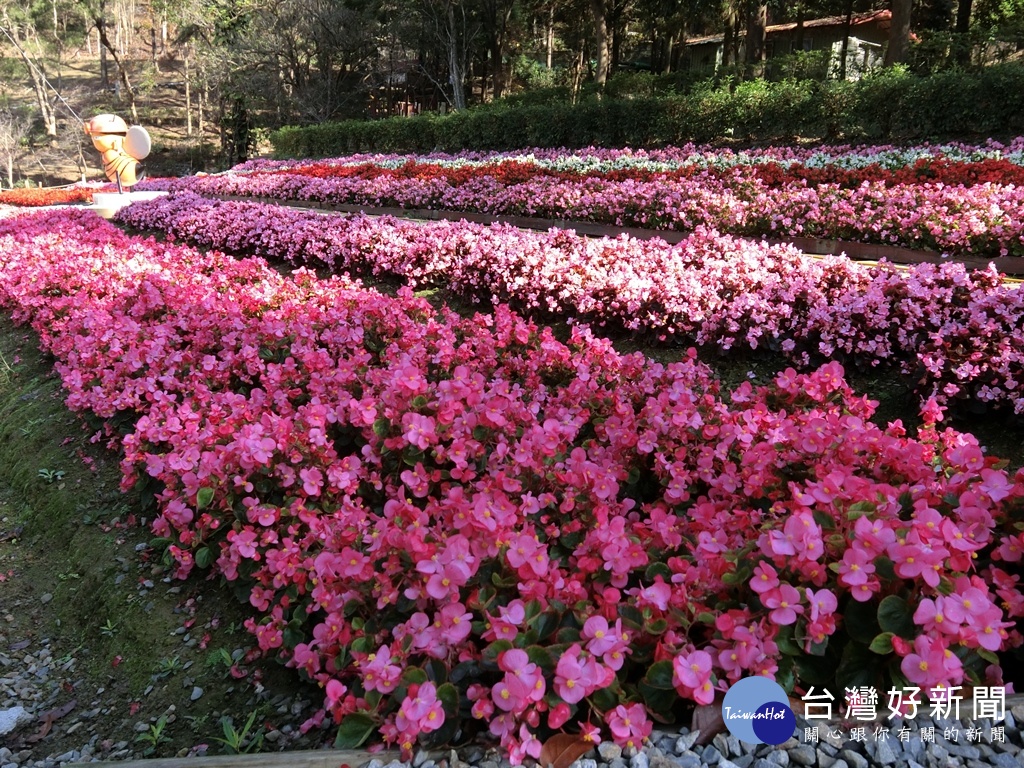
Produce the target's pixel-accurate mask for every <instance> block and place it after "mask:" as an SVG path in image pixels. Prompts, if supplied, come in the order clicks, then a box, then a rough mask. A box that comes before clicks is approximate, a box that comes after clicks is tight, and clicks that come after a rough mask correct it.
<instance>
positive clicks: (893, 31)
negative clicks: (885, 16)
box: [884, 0, 913, 67]
mask: <svg viewBox="0 0 1024 768" xmlns="http://www.w3.org/2000/svg"><path fill="white" fill-rule="evenodd" d="M912 6H913V0H892V25H891V26H890V28H889V44H888V46H887V47H886V49H885V61H884V64H885V66H887V67H891V66H892V65H893V64H901V63H902V62H904V61H906V60H907V55H908V54H909V53H910V10H911V7H912Z"/></svg>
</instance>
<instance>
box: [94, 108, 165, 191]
mask: <svg viewBox="0 0 1024 768" xmlns="http://www.w3.org/2000/svg"><path fill="white" fill-rule="evenodd" d="M85 132H86V134H88V136H89V137H90V138H92V145H93V146H94V147H96V149H98V150H99V151H100V155H101V156H102V158H103V172H104V173H105V174H106V175H107V178H108V179H110V180H111V181H113V182H116V183H117V187H118V189H120V188H121V186H122V185H124V186H126V187H133V186H135V185H136V184H137V183H139V182H140V181H142V180H143V179H144V178H145V176H146V172H145V169H144V168H143V166H142V164H141V163H140V161H141V160H144V159H145V158H146V157H147V156H148V155H149V150H150V146H151V144H150V140H149V134H148V133H146V129H145V128H143V127H142V126H139V125H133V126H132V127H131V128H129V127H128V124H127V123H126V122H125V121H124V120H122V119H121V118H120V117H118V116H117V115H96V117H94V118H93V119H92V120H89V121H88V122H87V123H86V124H85Z"/></svg>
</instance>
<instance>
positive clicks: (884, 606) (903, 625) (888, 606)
mask: <svg viewBox="0 0 1024 768" xmlns="http://www.w3.org/2000/svg"><path fill="white" fill-rule="evenodd" d="M878 626H879V627H881V628H882V630H883V631H884V632H892V633H893V634H894V635H899V636H900V637H905V638H907V639H908V640H909V639H911V638H913V637H914V612H913V611H911V610H910V606H909V605H907V601H906V600H904V599H903V598H902V597H900V596H899V595H889V596H888V597H887V598H885V599H884V600H882V602H881V604H880V605H879V606H878Z"/></svg>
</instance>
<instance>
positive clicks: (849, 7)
mask: <svg viewBox="0 0 1024 768" xmlns="http://www.w3.org/2000/svg"><path fill="white" fill-rule="evenodd" d="M852 29H853V0H846V18H845V19H843V45H842V47H841V48H840V51H839V56H840V59H839V79H840V80H845V79H846V57H847V56H848V55H849V53H850V31H851V30H852Z"/></svg>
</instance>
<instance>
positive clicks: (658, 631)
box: [644, 618, 668, 636]
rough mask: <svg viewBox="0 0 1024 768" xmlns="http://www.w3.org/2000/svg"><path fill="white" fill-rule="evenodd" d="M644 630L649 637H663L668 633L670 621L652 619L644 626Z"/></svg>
mask: <svg viewBox="0 0 1024 768" xmlns="http://www.w3.org/2000/svg"><path fill="white" fill-rule="evenodd" d="M644 629H645V630H646V632H647V634H649V635H655V636H657V635H663V634H665V632H666V631H668V621H667V620H665V619H663V618H662V619H652V620H651V621H648V622H647V623H646V624H645V625H644Z"/></svg>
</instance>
